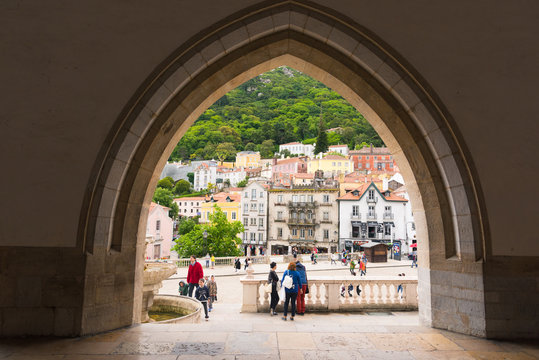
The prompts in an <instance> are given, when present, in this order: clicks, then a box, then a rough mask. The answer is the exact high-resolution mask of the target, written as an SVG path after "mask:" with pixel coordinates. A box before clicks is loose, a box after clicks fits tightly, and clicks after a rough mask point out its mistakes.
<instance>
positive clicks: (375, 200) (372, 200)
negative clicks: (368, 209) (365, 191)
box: [367, 196, 378, 204]
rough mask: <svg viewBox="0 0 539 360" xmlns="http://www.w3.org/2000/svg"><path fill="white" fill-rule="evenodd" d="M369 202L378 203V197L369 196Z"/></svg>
mask: <svg viewBox="0 0 539 360" xmlns="http://www.w3.org/2000/svg"><path fill="white" fill-rule="evenodd" d="M367 202H368V203H374V204H376V203H377V202H378V198H377V197H376V196H374V197H372V198H369V197H368V198H367Z"/></svg>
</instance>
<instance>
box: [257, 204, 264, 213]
mask: <svg viewBox="0 0 539 360" xmlns="http://www.w3.org/2000/svg"><path fill="white" fill-rule="evenodd" d="M258 212H259V213H260V214H263V213H264V204H263V203H259V204H258Z"/></svg>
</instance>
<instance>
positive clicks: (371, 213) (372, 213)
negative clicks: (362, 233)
mask: <svg viewBox="0 0 539 360" xmlns="http://www.w3.org/2000/svg"><path fill="white" fill-rule="evenodd" d="M375 215H376V213H375V212H374V206H369V216H371V217H372V216H375Z"/></svg>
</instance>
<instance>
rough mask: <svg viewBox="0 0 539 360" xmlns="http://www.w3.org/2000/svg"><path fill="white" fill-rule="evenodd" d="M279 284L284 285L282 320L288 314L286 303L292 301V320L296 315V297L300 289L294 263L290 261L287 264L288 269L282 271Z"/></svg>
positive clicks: (299, 279) (299, 280) (299, 281)
mask: <svg viewBox="0 0 539 360" xmlns="http://www.w3.org/2000/svg"><path fill="white" fill-rule="evenodd" d="M281 286H282V287H284V294H285V300H284V311H283V318H282V319H283V320H284V321H286V315H287V314H288V304H289V303H290V302H292V312H291V316H290V320H292V321H294V316H296V299H297V297H298V292H299V291H301V289H300V287H301V278H300V277H299V273H298V272H297V271H296V263H295V262H291V263H290V264H288V269H287V270H286V271H285V272H284V274H283V278H282V279H281Z"/></svg>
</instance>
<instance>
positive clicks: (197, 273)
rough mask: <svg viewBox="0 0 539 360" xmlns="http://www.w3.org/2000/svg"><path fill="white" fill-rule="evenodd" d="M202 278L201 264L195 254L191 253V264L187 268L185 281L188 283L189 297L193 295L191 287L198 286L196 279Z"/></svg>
mask: <svg viewBox="0 0 539 360" xmlns="http://www.w3.org/2000/svg"><path fill="white" fill-rule="evenodd" d="M202 278H204V270H203V269H202V265H201V264H200V263H199V262H198V261H197V259H196V257H195V255H191V264H189V269H188V270H187V283H188V284H189V297H192V296H193V289H194V288H195V287H196V288H198V280H200V279H202Z"/></svg>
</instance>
